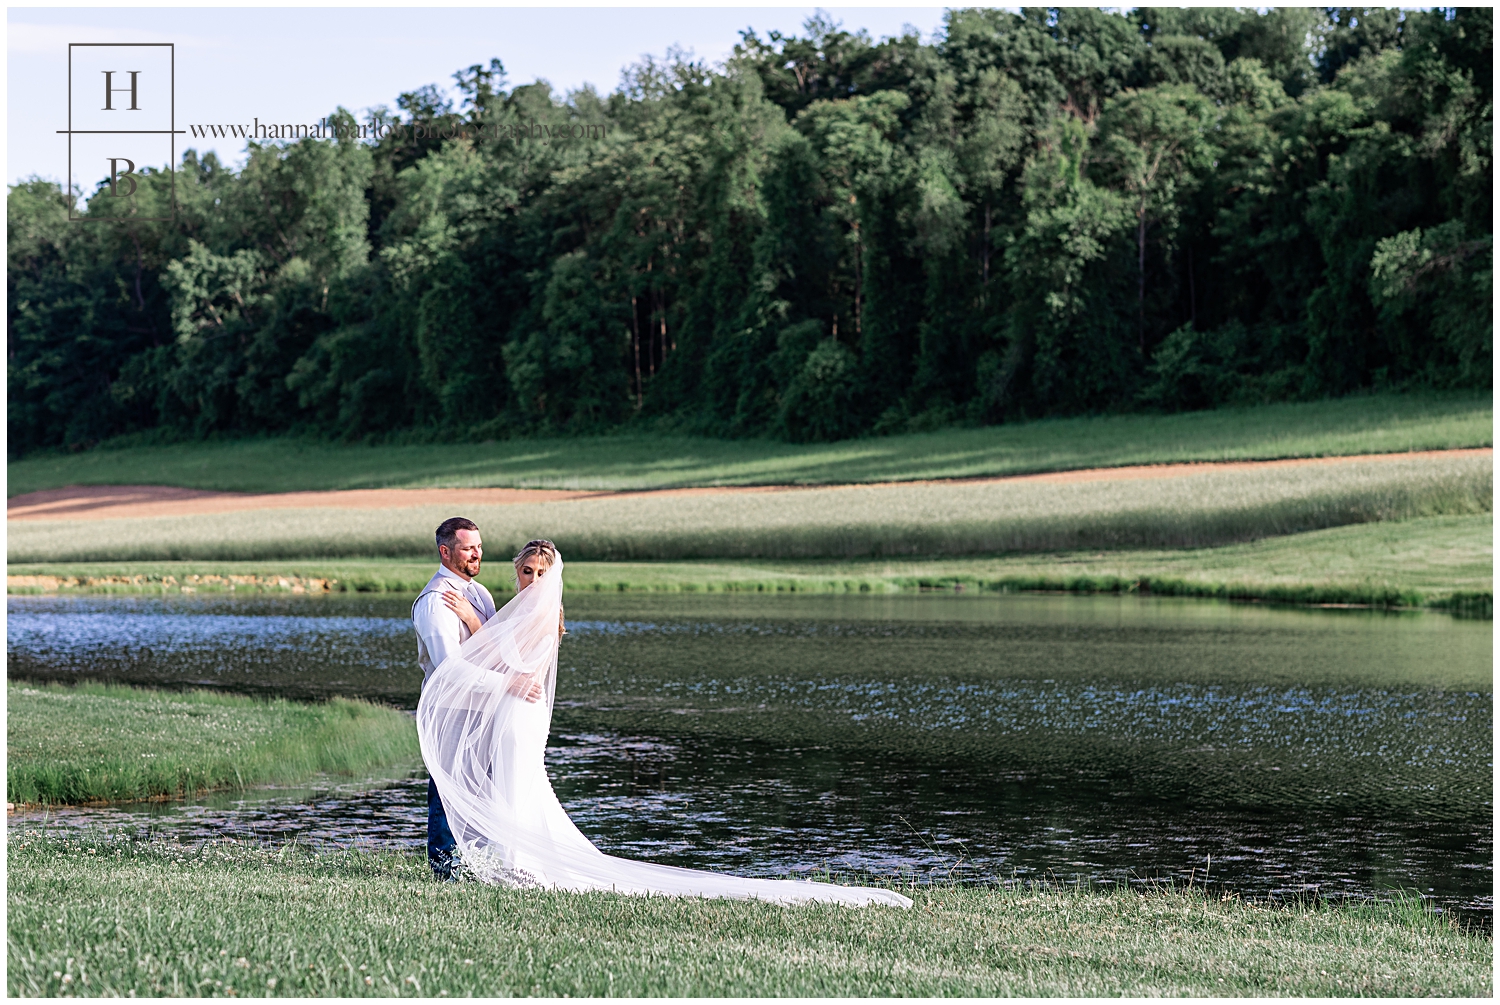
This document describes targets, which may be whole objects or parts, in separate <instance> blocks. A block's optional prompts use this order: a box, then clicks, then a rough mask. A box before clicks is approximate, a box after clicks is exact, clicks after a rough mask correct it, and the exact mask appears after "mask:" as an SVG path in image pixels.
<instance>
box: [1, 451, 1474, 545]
mask: <svg viewBox="0 0 1500 1005" xmlns="http://www.w3.org/2000/svg"><path fill="white" fill-rule="evenodd" d="M1492 483H1493V462H1492V459H1491V457H1489V456H1487V455H1481V456H1461V457H1440V458H1403V459H1399V460H1393V459H1386V460H1370V461H1349V462H1346V463H1341V464H1336V465H1298V466H1290V467H1278V468H1269V469H1260V470H1249V471H1209V472H1201V473H1195V474H1191V475H1184V476H1180V477H1174V478H1160V479H1145V480H1124V481H1089V482H1070V483H1051V482H1020V483H982V482H981V483H958V484H919V485H887V486H866V487H848V488H823V489H786V490H782V491H768V492H748V493H733V494H707V495H692V496H660V495H628V494H627V495H615V496H605V497H597V498H590V499H577V500H568V501H564V502H550V503H533V504H519V505H510V506H488V507H485V506H476V507H469V508H468V512H467V514H466V515H468V516H470V517H471V518H473V519H475V520H476V521H477V522H478V523H479V525H480V527H481V528H483V531H484V536H485V541H486V543H487V545H488V546H489V548H490V552H491V554H495V553H497V552H498V553H500V554H508V553H511V552H513V551H514V550H515V549H517V548H518V547H519V546H520V545H521V544H522V543H524V542H525V541H526V540H528V539H529V538H533V537H549V538H551V539H552V540H554V541H556V542H557V543H558V546H559V548H560V549H561V550H562V553H563V554H564V555H565V556H566V557H567V558H569V559H574V560H595V561H630V560H656V561H673V560H682V559H698V558H765V559H775V560H778V561H794V560H805V559H818V558H860V557H878V558H896V557H905V556H915V555H924V556H936V555H976V554H996V553H1005V552H1044V551H1072V550H1079V549H1095V550H1097V549H1120V548H1162V547H1186V548H1192V547H1208V546H1214V545H1221V544H1229V543H1233V542H1240V541H1249V540H1255V539H1258V538H1264V537H1271V536H1276V535H1283V534H1292V533H1298V532H1302V531H1309V530H1318V529H1322V528H1327V527H1337V526H1344V525H1349V524H1359V523H1370V522H1376V521H1389V520H1403V519H1411V518H1415V517H1424V516H1439V515H1465V514H1477V513H1488V512H1489V511H1490V509H1491V506H1492V490H1493V484H1492ZM451 515H452V513H451V511H450V510H449V509H448V508H447V507H437V506H431V505H427V506H416V507H411V508H403V509H385V510H368V509H366V510H356V509H349V510H345V509H331V508H330V509H286V510H280V509H278V510H252V511H245V512H239V513H227V514H211V515H185V516H171V517H152V518H134V519H113V520H93V521H68V520H45V521H43V520H26V521H15V522H13V523H11V524H10V525H9V528H8V530H9V544H8V547H9V560H10V562H11V563H12V564H26V563H38V562H49V563H59V562H67V563H75V562H102V561H170V560H208V561H221V560H227V561H267V560H281V559H308V558H345V557H355V556H363V557H423V558H425V557H427V556H428V554H429V552H430V551H431V549H432V545H431V540H432V537H431V535H432V528H433V527H435V526H436V525H437V524H438V523H439V521H441V520H442V519H444V518H445V517H447V516H451Z"/></svg>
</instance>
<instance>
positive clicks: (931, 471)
mask: <svg viewBox="0 0 1500 1005" xmlns="http://www.w3.org/2000/svg"><path fill="white" fill-rule="evenodd" d="M1492 426H1493V399H1492V396H1490V395H1483V396H1474V395H1442V396H1426V395H1366V396H1360V397H1353V398H1343V399H1338V400H1334V401H1318V402H1305V403H1296V404H1280V405H1265V406H1260V407H1256V408H1245V409H1222V410H1218V411H1212V412H1195V413H1191V414H1184V415H1169V416H1150V415H1119V416H1107V417H1103V418H1080V419H1058V420H1048V421H1041V422H1031V423H1026V424H1021V425H1009V426H993V427H986V428H982V429H951V430H946V431H943V432H937V433H926V434H920V435H908V436H891V437H883V438H871V439H861V440H849V441H845V442H841V443H832V444H813V445H794V444H787V443H776V442H771V441H765V440H711V439H703V438H692V437H669V436H645V435H635V436H611V437H598V438H579V439H556V440H509V441H505V442H492V443H480V444H470V443H464V444H458V445H455V446H453V447H451V448H449V449H440V448H438V447H436V446H434V445H432V444H413V445H406V446H380V447H367V446H333V445H327V444H320V443H315V442H308V441H302V440H294V439H254V440H240V441H227V442H219V443H204V442H198V443H182V444H175V445H171V446H149V447H130V448H121V449H100V450H92V451H88V452H84V453H76V454H62V453H57V454H35V455H32V456H30V457H27V458H24V459H21V460H18V461H12V462H11V463H10V464H9V465H8V466H7V470H8V489H7V491H8V492H9V494H10V495H12V496H14V495H18V494H20V493H23V492H32V491H35V490H37V489H46V488H57V487H60V486H64V485H124V484H135V485H177V486H186V487H191V488H202V489H221V490H235V491H244V492H287V491H294V490H300V489H349V488H372V487H391V486H453V487H474V486H507V487H532V488H586V489H645V488H663V487H672V486H687V485H770V484H805V485H821V484H836V483H853V482H870V481H908V480H912V479H921V478H966V477H977V476H981V475H1005V474H1019V473H1025V472H1034V471H1057V470H1066V469H1073V468H1088V467H1107V466H1116V465H1124V464H1154V463H1162V462H1171V461H1220V460H1244V459H1267V458H1277V457H1311V456H1328V455H1341V454H1361V453H1391V452H1400V451H1406V450H1437V449H1446V448H1454V447H1477V446H1489V445H1491V442H1492Z"/></svg>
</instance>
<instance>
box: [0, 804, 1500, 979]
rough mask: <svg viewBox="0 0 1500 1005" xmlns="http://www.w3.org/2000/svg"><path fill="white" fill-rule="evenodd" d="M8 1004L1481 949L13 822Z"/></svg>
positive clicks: (1437, 932)
mask: <svg viewBox="0 0 1500 1005" xmlns="http://www.w3.org/2000/svg"><path fill="white" fill-rule="evenodd" d="M8 863H9V880H8V885H7V893H8V903H9V918H8V924H9V943H8V945H9V967H8V987H7V991H8V992H9V993H10V994H11V995H15V996H21V995H58V994H63V995H78V994H82V995H120V996H145V995H167V994H170V995H184V994H186V995H204V994H206V995H215V996H218V995H225V996H239V995H244V996H250V995H256V996H260V995H277V996H291V995H319V996H332V995H340V996H343V995H367V996H372V997H373V996H382V997H385V996H396V995H401V996H413V997H418V996H425V997H444V996H450V995H451V996H461V995H480V996H488V995H543V996H558V997H561V996H578V995H624V996H643V997H644V996H667V995H672V996H746V995H748V996H772V995H776V996H783V995H817V996H824V995H839V996H844V995H856V996H895V995H925V996H937V995H945V996H946V995H966V996H991V995H1029V996H1056V995H1070V996H1076V995H1083V996H1093V995H1098V996H1103V995H1121V994H1128V995H1153V996H1154V995H1192V996H1208V995H1257V996H1270V995H1277V996H1280V995H1299V996H1341V997H1342V996H1345V995H1378V996H1394V995H1441V996H1453V997H1457V996H1476V995H1482V996H1488V995H1490V994H1491V993H1492V988H1493V984H1492V977H1491V967H1492V957H1493V943H1492V941H1491V940H1490V939H1489V938H1487V937H1484V936H1481V935H1474V934H1467V933H1464V932H1462V931H1460V930H1458V929H1457V928H1456V927H1455V926H1454V925H1452V924H1451V923H1449V922H1447V921H1444V920H1442V919H1440V918H1437V917H1435V916H1433V915H1431V914H1424V913H1423V911H1422V909H1421V906H1420V902H1419V901H1417V900H1416V899H1415V898H1408V899H1405V900H1401V899H1398V900H1397V902H1396V903H1394V904H1392V905H1387V906H1379V905H1370V906H1357V905H1355V906H1345V907H1332V908H1330V907H1307V906H1297V905H1293V906H1285V907H1268V906H1262V905H1255V904H1246V903H1243V902H1241V901H1239V900H1235V899H1221V898H1219V897H1217V896H1213V895H1204V893H1203V892H1202V891H1201V889H1194V890H1177V891H1158V892H1151V893H1140V892H1135V891H1119V892H1108V893H1100V892H1093V891H1086V890H1071V889H998V888H986V889H963V888H955V887H940V888H915V889H911V890H909V892H910V894H911V896H913V898H914V899H915V900H916V905H915V907H914V908H913V909H912V910H909V911H902V910H898V909H889V908H866V909H863V910H850V909H845V908H838V907H830V906H821V907H802V908H781V907H773V906H769V905H763V904H755V903H744V902H731V901H691V900H689V901H681V900H672V899H667V898H634V897H617V896H613V895H608V894H591V895H577V894H560V893H544V892H538V891H515V890H507V889H502V888H496V887H486V886H481V885H478V884H473V883H463V884H452V885H447V884H437V883H434V882H432V880H431V878H430V875H429V874H428V873H427V866H426V863H425V862H423V861H421V860H420V859H416V858H410V857H388V856H377V855H372V854H362V853H353V852H351V853H345V854H325V855H316V856H313V855H307V854H303V853H299V852H298V851H297V850H296V849H292V848H284V849H282V850H280V851H277V852H271V851H266V850H261V849H256V848H251V847H246V846H242V845H235V844H232V843H223V844H216V845H215V844H211V845H204V846H202V847H199V848H194V849H189V848H185V847H182V846H178V845H171V844H166V843H147V842H134V841H117V840H111V839H108V838H106V837H103V836H100V835H94V836H85V837H83V838H82V839H71V840H70V839H64V838H59V837H57V836H46V835H42V834H39V833H36V832H31V833H27V832H25V831H20V832H13V833H12V837H11V841H10V844H9V850H8Z"/></svg>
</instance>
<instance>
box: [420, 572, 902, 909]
mask: <svg viewBox="0 0 1500 1005" xmlns="http://www.w3.org/2000/svg"><path fill="white" fill-rule="evenodd" d="M562 571H563V563H562V557H561V556H558V558H557V561H556V562H555V563H554V564H553V566H552V567H551V568H550V569H548V570H547V572H546V574H545V575H543V576H542V577H541V578H540V579H538V580H536V581H535V582H534V583H532V585H530V586H529V587H527V588H526V589H524V590H522V591H521V592H520V593H518V594H516V596H515V597H514V598H513V599H512V600H511V601H510V603H508V604H506V605H505V606H504V607H503V608H501V609H500V610H499V611H498V612H497V613H496V614H495V616H494V617H493V618H491V619H490V620H489V621H488V622H487V623H486V624H485V625H484V626H483V627H482V628H481V629H480V630H479V631H478V632H476V633H475V634H474V636H473V637H472V638H470V639H469V640H468V641H467V642H465V643H464V644H463V647H462V648H461V649H460V650H459V652H458V654H457V655H455V656H450V657H449V658H448V659H446V660H444V661H443V663H442V665H440V666H439V667H438V668H437V669H436V670H435V671H434V672H433V674H432V676H431V677H429V678H428V680H427V683H426V685H424V687H423V689H422V699H421V702H420V703H419V704H418V705H417V731H418V734H419V736H420V738H421V743H422V757H423V758H424V759H425V760H426V762H427V769H428V771H429V772H431V774H432V778H433V780H434V781H436V782H437V788H438V794H439V795H440V796H441V797H442V800H443V808H444V810H446V811H447V814H448V826H449V827H451V828H452V830H453V836H454V838H455V839H456V840H457V841H458V855H459V860H460V862H461V863H462V868H463V870H464V871H465V872H467V873H468V874H470V875H472V876H474V877H475V878H477V879H479V880H482V881H483V882H486V883H499V884H505V885H509V886H526V887H541V888H546V889H555V890H573V891H585V890H610V891H615V892H617V893H628V894H659V895H666V896H679V897H739V898H754V899H758V900H764V901H771V902H774V903H778V904H805V903H811V902H827V903H839V904H851V905H864V904H891V905H895V906H899V907H910V906H911V900H910V899H909V898H907V897H903V896H902V895H901V894H899V893H896V892H895V891H893V890H881V889H877V888H869V887H855V886H836V885H833V884H831V883H813V882H806V881H801V880H787V879H749V878H746V877H742V876H728V875H724V874H722V873H716V872H700V871H697V870H693V869H679V868H676V867H674V866H667V865H654V864H652V863H649V862H636V861H633V860H631V859H624V858H615V857H613V856H610V855H606V854H604V853H603V852H602V851H600V850H599V849H598V848H595V847H594V845H593V844H592V843H591V842H590V841H589V839H588V838H587V837H585V836H584V835H583V832H582V831H580V830H579V829H578V828H577V827H575V826H574V825H573V821H572V820H570V819H568V814H567V813H566V812H565V811H564V810H563V808H562V804H561V803H559V802H558V801H557V796H556V794H554V793H553V791H552V783H551V781H550V780H549V779H548V778H547V771H546V768H545V767H544V765H543V763H542V762H543V752H544V751H545V749H546V746H547V731H548V729H549V727H550V726H551V722H552V698H553V693H554V691H555V690H556V686H557V644H558V620H559V615H560V613H561V611H562ZM533 682H537V683H540V684H541V685H542V689H543V697H542V698H541V699H540V700H538V701H535V702H529V701H527V700H526V699H525V698H524V697H522V696H523V695H524V694H525V693H526V692H527V691H528V690H530V686H531V684H532V683H533Z"/></svg>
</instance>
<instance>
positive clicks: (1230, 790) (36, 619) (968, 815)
mask: <svg viewBox="0 0 1500 1005" xmlns="http://www.w3.org/2000/svg"><path fill="white" fill-rule="evenodd" d="M409 603H410V598H399V597H385V596H372V597H362V596H352V597H351V596H333V597H231V596H217V597H171V598H159V599H158V598H137V597H70V598H47V597H12V598H10V600H9V612H10V618H9V627H8V635H9V638H8V641H9V667H10V674H11V676H12V677H26V678H31V679H44V680H73V679H78V678H81V677H89V678H95V679H110V680H120V681H128V682H132V683H139V684H151V685H158V686H174V687H178V686H194V687H215V688H224V689H228V690H234V691H240V692H246V693H252V694H278V695H286V696H290V697H297V698H308V699H316V698H321V697H326V696H328V695H332V694H346V695H357V696H362V697H368V698H372V699H375V700H380V701H386V702H390V703H392V704H396V705H401V706H404V707H411V706H413V705H414V704H415V702H416V699H417V696H418V685H419V677H420V675H419V673H418V671H417V670H416V668H415V665H414V660H413V654H414V649H415V643H414V641H413V638H412V635H411V629H410V623H409V622H408V621H407V620H406V614H407V609H408V606H409ZM567 608H568V611H567V613H568V622H569V632H570V633H569V635H568V636H567V637H566V638H565V640H564V643H563V649H562V654H561V659H560V672H559V681H558V688H557V707H556V712H555V715H554V725H553V735H552V740H551V743H550V746H549V750H548V764H549V769H550V771H551V773H552V776H553V780H554V784H555V785H556V787H557V789H558V792H559V795H560V796H561V798H562V800H563V803H564V805H565V806H566V807H567V808H568V810H569V812H570V813H571V814H572V815H573V817H574V819H575V820H577V821H578V823H579V825H580V827H582V828H583V830H584V831H585V832H586V833H587V834H589V835H590V837H591V838H593V839H594V840H595V842H596V843H598V844H599V845H600V846H601V847H603V848H604V849H605V850H607V851H610V852H612V853H616V854H623V855H629V856H634V857H641V858H649V859H652V860H656V861H662V862H669V863H672V864H677V865H687V866H695V867H702V868H716V869H726V870H733V871H737V872H741V873H745V874H756V875H784V874H787V873H806V872H809V871H812V870H823V869H832V870H833V871H834V872H842V873H846V874H854V873H874V874H877V875H895V874H903V873H907V874H914V875H915V876H916V877H917V878H919V879H932V878H952V879H956V880H960V881H972V882H1008V881H1013V880H1016V879H1022V880H1024V879H1037V878H1045V879H1051V880H1057V881H1065V882H1070V883H1071V882H1075V881H1085V882H1094V883H1096V884H1111V883H1129V884H1136V885H1144V884H1149V883H1154V882H1167V881H1173V882H1179V883H1182V882H1187V881H1188V880H1189V878H1191V879H1192V880H1193V882H1194V883H1197V882H1201V881H1203V878H1204V874H1205V872H1207V874H1208V878H1209V881H1210V883H1211V884H1212V886H1213V887H1215V888H1219V889H1228V890H1234V891H1237V892H1240V893H1241V894H1243V895H1246V896H1252V897H1293V896H1309V895H1314V896H1334V897H1340V896H1353V897H1366V896H1380V895H1382V894H1383V893H1384V892H1386V891H1389V890H1390V889H1392V888H1397V887H1402V888H1406V889H1409V890H1410V889H1415V890H1418V891H1420V892H1421V893H1422V894H1423V895H1424V896H1427V897H1429V898H1431V899H1432V900H1433V901H1434V903H1435V904H1436V905H1437V906H1439V907H1442V908H1443V909H1446V910H1452V911H1456V912H1458V913H1460V914H1462V915H1464V916H1466V917H1472V918H1476V919H1478V920H1481V921H1483V922H1485V923H1488V916H1489V914H1490V911H1491V882H1492V872H1493V863H1492V855H1491V839H1492V814H1491V803H1490V793H1491V778H1492V763H1491V734H1492V726H1493V722H1492V712H1491V708H1492V701H1491V692H1492V683H1491V651H1492V642H1491V627H1492V626H1491V624H1490V623H1489V622H1480V621H1463V620H1456V619H1452V618H1449V617H1446V616H1443V615H1435V614H1404V615H1393V614H1380V613H1371V612H1358V611H1310V610H1290V609H1274V608H1267V607H1262V606H1253V605H1229V604H1217V603H1205V602H1193V601H1171V600H1156V599H1147V598H1137V597H1126V598H1119V597H1107V598H1083V597H1015V596H1001V597H972V596H969V597H965V596H952V595H916V596H891V597H871V596H849V597H818V596H811V597H784V596H774V597H755V596H749V597H736V596H704V595H674V594H665V595H663V594H656V595H608V594H583V595H572V594H570V595H569V596H568V599H567ZM36 820H37V818H36V817H35V816H33V815H29V814H28V815H27V816H26V817H24V818H13V819H12V824H11V825H12V826H13V827H15V826H27V825H31V824H32V823H34V822H36ZM49 820H50V821H51V822H52V823H55V824H68V825H87V826H95V825H100V824H107V825H111V826H125V827H133V828H136V829H138V830H155V831H162V832H165V833H173V834H176V835H177V836H179V837H182V838H184V839H188V840H196V839H202V838H210V837H214V836H217V835H221V834H226V833H228V834H235V835H241V836H255V837H258V838H261V839H264V840H285V839H288V838H291V837H293V836H296V837H297V838H298V839H299V840H302V841H306V842H310V843H314V844H331V845H344V844H351V843H359V844H364V845H367V846H392V847H401V848H411V849H416V848H419V847H420V846H421V844H422V840H423V831H424V826H425V782H424V781H423V780H422V776H421V774H420V771H419V770H418V771H414V772H412V773H410V776H409V777H403V778H399V779H388V780H367V781H365V782H359V783H351V782H347V781H346V782H340V783H337V784H335V783H334V782H331V781H329V782H325V783H321V784H317V785H313V786H311V787H308V788H305V789H288V790H261V791H257V792H253V793H248V794H235V795H229V794H219V795H215V796H212V797H209V798H206V799H203V800H198V801H193V802H190V803H178V804H165V805H141V806H121V807H110V808H105V809H93V808H90V809H73V810H66V811H61V812H58V813H54V814H52V815H51V816H50V817H49ZM1210 863H1211V864H1210Z"/></svg>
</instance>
